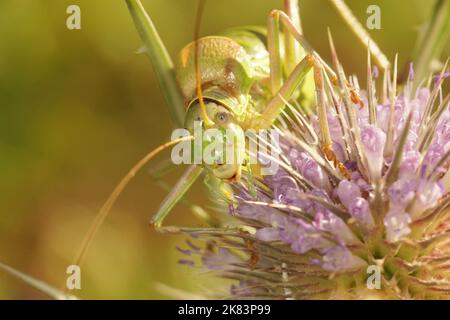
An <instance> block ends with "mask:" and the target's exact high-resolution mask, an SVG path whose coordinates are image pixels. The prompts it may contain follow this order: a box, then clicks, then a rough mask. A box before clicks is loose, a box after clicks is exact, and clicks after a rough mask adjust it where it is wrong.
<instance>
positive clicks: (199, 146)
mask: <svg viewBox="0 0 450 320" xmlns="http://www.w3.org/2000/svg"><path fill="white" fill-rule="evenodd" d="M204 107H205V108H204V111H203V110H202V107H201V105H200V102H199V101H198V99H197V100H194V101H193V103H191V104H190V106H189V108H188V111H187V113H186V118H185V128H186V129H188V130H189V131H190V132H191V133H192V134H193V136H194V140H193V141H194V142H193V144H194V152H201V157H202V165H203V166H204V167H205V168H206V169H208V170H210V171H211V172H212V174H213V175H214V176H216V177H217V178H219V179H221V180H226V181H228V182H232V181H237V180H239V179H240V177H241V172H242V164H243V162H244V159H245V150H246V145H245V135H244V130H243V128H242V127H241V126H240V124H239V122H238V120H237V117H236V116H235V114H234V113H233V112H232V111H231V110H230V109H229V108H228V107H226V106H225V105H224V104H221V103H220V102H218V101H213V100H205V101H204Z"/></svg>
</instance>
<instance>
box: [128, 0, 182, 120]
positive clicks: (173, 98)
mask: <svg viewBox="0 0 450 320" xmlns="http://www.w3.org/2000/svg"><path fill="white" fill-rule="evenodd" d="M125 1H126V3H127V6H128V9H129V11H130V13H131V16H132V17H133V21H134V24H135V26H136V29H137V31H138V32H139V35H140V37H141V39H142V41H143V42H144V45H145V48H146V53H147V54H148V56H149V57H150V60H151V62H152V65H153V69H154V70H155V74H156V76H157V78H158V82H159V84H160V87H161V90H162V92H163V95H164V97H165V99H166V101H167V104H168V106H169V111H170V115H171V117H172V120H173V122H174V125H176V126H177V127H182V126H183V123H184V117H185V111H184V108H183V105H184V103H183V97H182V96H181V93H180V91H179V89H178V84H177V82H176V78H175V71H174V66H173V62H172V60H171V59H170V56H169V53H168V52H167V49H166V47H165V46H164V43H163V42H162V41H161V38H160V37H159V34H158V31H157V30H156V28H155V26H154V25H153V22H152V20H151V19H150V17H149V16H148V14H147V13H146V12H145V9H144V7H143V6H142V4H141V2H140V1H139V0H125Z"/></svg>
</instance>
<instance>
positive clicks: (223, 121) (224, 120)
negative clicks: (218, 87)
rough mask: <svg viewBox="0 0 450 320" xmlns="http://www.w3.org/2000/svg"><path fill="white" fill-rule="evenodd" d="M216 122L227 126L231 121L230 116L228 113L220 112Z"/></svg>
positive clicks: (217, 114)
mask: <svg viewBox="0 0 450 320" xmlns="http://www.w3.org/2000/svg"><path fill="white" fill-rule="evenodd" d="M214 120H215V122H216V123H217V124H221V125H223V124H226V123H227V122H228V121H229V120H230V115H229V113H228V112H225V111H220V112H217V113H216V116H215V119H214Z"/></svg>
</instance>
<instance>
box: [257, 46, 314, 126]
mask: <svg viewBox="0 0 450 320" xmlns="http://www.w3.org/2000/svg"><path fill="white" fill-rule="evenodd" d="M313 65H314V58H313V57H312V55H307V56H306V57H305V58H304V59H303V60H302V61H300V62H299V63H298V64H297V66H296V67H295V68H294V70H293V71H292V73H291V74H290V75H289V77H288V78H287V79H286V82H285V83H284V84H283V85H282V86H281V88H280V89H279V90H278V92H277V93H276V94H275V95H274V96H273V98H272V99H270V101H269V103H268V104H267V107H266V108H265V110H264V111H263V113H262V114H261V115H259V116H258V117H255V118H253V119H251V125H250V126H251V128H253V129H256V130H258V129H266V128H269V127H270V126H271V125H272V124H273V122H274V121H275V119H276V118H277V117H278V115H279V114H280V112H281V110H282V109H283V108H284V106H285V101H286V100H289V99H290V98H291V96H292V94H293V93H294V91H295V90H296V89H297V87H298V86H299V85H300V83H301V82H302V81H303V79H304V78H305V76H306V74H307V73H308V72H309V71H310V70H311V68H312V66H313Z"/></svg>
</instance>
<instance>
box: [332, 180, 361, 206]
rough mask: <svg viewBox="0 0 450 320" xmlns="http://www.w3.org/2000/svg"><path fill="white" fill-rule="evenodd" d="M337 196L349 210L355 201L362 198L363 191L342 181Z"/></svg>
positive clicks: (351, 183)
mask: <svg viewBox="0 0 450 320" xmlns="http://www.w3.org/2000/svg"><path fill="white" fill-rule="evenodd" d="M337 195H338V197H339V200H341V202H342V204H343V205H344V206H345V207H346V208H347V209H348V207H349V206H350V204H351V203H352V201H353V199H355V198H358V197H361V191H360V189H359V187H358V186H357V185H356V184H355V183H353V182H350V181H347V180H342V181H341V182H339V186H338V188H337Z"/></svg>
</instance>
